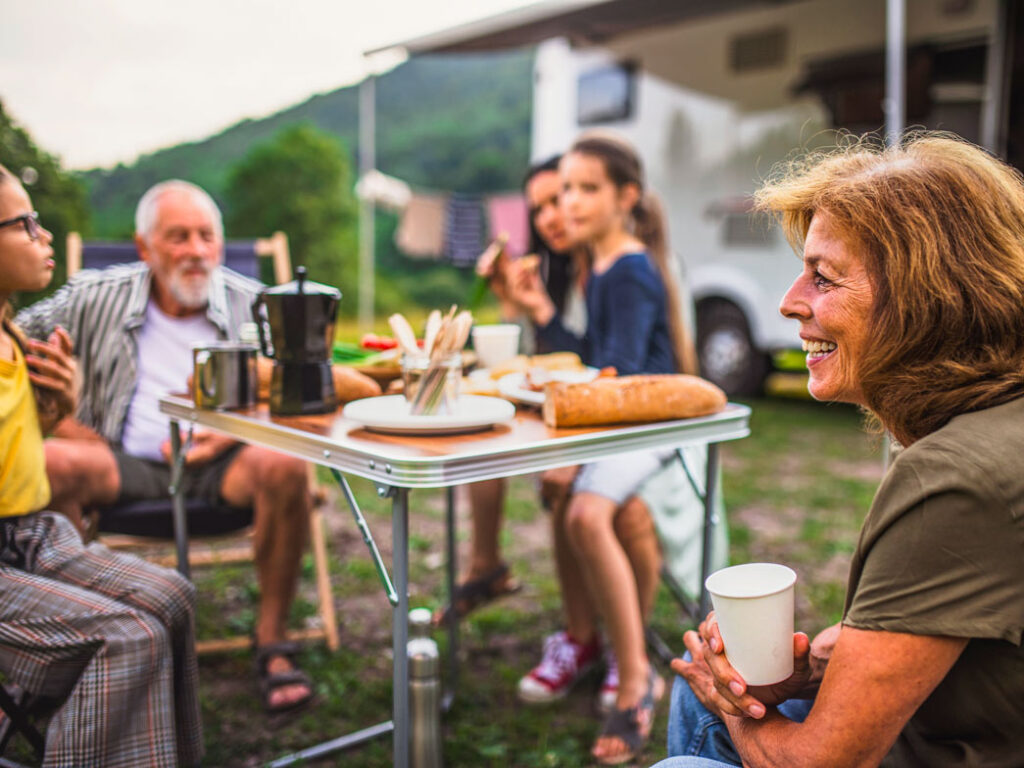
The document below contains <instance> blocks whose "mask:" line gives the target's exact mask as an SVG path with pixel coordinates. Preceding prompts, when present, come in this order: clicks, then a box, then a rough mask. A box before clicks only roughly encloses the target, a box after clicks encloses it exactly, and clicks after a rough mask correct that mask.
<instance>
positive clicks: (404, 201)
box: [356, 168, 412, 211]
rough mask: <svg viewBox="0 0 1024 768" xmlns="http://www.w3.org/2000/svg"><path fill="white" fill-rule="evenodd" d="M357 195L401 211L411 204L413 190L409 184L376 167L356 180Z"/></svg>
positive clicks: (384, 206)
mask: <svg viewBox="0 0 1024 768" xmlns="http://www.w3.org/2000/svg"><path fill="white" fill-rule="evenodd" d="M356 197H358V198H359V199H360V200H369V201H370V202H372V203H374V204H375V205H379V206H380V207H382V208H387V209H389V210H392V211H401V210H403V209H404V208H405V206H407V205H408V204H409V199H410V198H411V197H412V191H411V190H410V189H409V185H408V184H406V183H405V182H404V181H402V180H401V179H396V178H395V177H394V176H388V175H386V174H383V173H381V172H380V171H378V170H377V169H376V168H375V169H373V170H371V171H367V172H366V173H364V174H363V175H362V176H361V177H360V179H359V181H357V182H356Z"/></svg>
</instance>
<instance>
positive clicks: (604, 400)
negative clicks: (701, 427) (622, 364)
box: [543, 374, 726, 427]
mask: <svg viewBox="0 0 1024 768" xmlns="http://www.w3.org/2000/svg"><path fill="white" fill-rule="evenodd" d="M725 404H726V398H725V393H724V392H723V391H722V390H721V389H719V388H718V387H716V386H715V385H714V384H712V383H711V382H710V381H706V380H704V379H702V378H700V377H698V376H689V375H686V374H657V375H653V374H652V375H641V376H621V377H618V378H612V377H607V376H606V377H600V378H597V379H594V380H593V381H591V382H589V383H585V384H568V383H563V382H550V383H549V384H548V385H547V386H546V387H545V388H544V405H543V414H544V423H545V424H547V425H548V426H549V427H586V426H595V425H598V424H620V423H635V422H648V421H667V420H669V419H689V418H694V417H696V416H708V415H710V414H712V413H717V412H718V411H720V410H722V409H723V408H725Z"/></svg>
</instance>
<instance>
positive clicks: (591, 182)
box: [510, 135, 697, 764]
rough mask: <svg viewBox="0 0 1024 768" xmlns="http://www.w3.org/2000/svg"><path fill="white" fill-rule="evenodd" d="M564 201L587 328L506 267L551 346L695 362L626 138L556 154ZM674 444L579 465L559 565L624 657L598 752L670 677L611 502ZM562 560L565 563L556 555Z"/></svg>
mask: <svg viewBox="0 0 1024 768" xmlns="http://www.w3.org/2000/svg"><path fill="white" fill-rule="evenodd" d="M559 171H560V174H561V176H562V192H561V195H560V204H561V206H562V212H563V215H564V217H565V220H566V227H567V228H568V229H569V233H570V236H571V237H572V239H573V240H574V241H575V242H578V243H581V244H585V245H586V246H587V248H588V250H589V252H590V254H591V256H592V265H591V274H590V278H589V280H588V282H587V286H586V304H587V331H586V333H585V334H584V335H583V336H582V337H580V336H576V335H574V334H572V333H571V332H570V331H568V330H567V329H566V328H565V327H564V325H563V324H562V321H561V318H560V316H559V313H558V311H557V310H556V308H555V305H554V303H553V302H552V300H551V298H550V297H549V296H548V294H547V293H546V292H545V290H544V287H543V285H542V283H541V282H540V278H539V276H538V275H537V274H536V273H535V272H529V271H527V270H525V269H522V270H519V271H518V272H515V273H514V274H513V275H511V276H510V277H511V278H512V279H511V280H510V283H511V285H510V298H512V299H513V300H514V301H515V302H516V303H517V304H519V305H520V306H521V307H522V308H523V310H524V311H525V312H526V313H527V314H528V315H529V316H530V318H531V320H532V321H533V322H534V323H535V324H536V326H537V333H538V338H540V339H542V340H543V341H544V342H545V343H546V344H547V345H549V346H550V347H552V348H554V349H568V350H573V351H576V352H578V353H579V354H580V356H581V357H582V358H583V360H584V362H585V363H587V364H588V365H592V366H595V367H600V368H604V367H608V366H613V367H614V368H615V369H616V371H617V372H618V373H619V374H620V375H626V374H637V373H675V372H677V371H681V372H685V373H696V371H697V364H696V354H695V352H694V346H693V342H692V339H691V337H690V334H689V333H688V331H687V329H686V328H685V326H684V324H683V319H682V318H683V316H684V313H683V312H682V311H681V306H680V297H679V295H678V293H677V291H676V282H675V280H674V279H673V273H672V270H671V264H670V261H669V258H670V255H669V253H668V248H667V243H666V236H665V224H664V217H663V215H662V212H661V209H660V206H659V205H658V204H657V201H656V200H654V199H653V197H652V196H651V195H650V194H648V193H646V192H645V190H644V181H643V169H642V167H641V164H640V160H639V158H638V157H637V155H636V153H635V152H634V151H633V149H632V147H630V146H629V145H628V144H626V143H625V142H623V141H621V140H619V139H616V138H611V137H609V136H605V135H600V136H598V135H588V136H584V137H583V138H581V139H579V140H578V141H576V143H575V144H573V146H572V148H571V149H570V150H569V152H568V153H566V155H565V156H564V157H563V159H562V162H561V164H560V166H559ZM671 457H672V451H666V452H651V451H641V452H637V453H633V454H629V455H627V456H623V457H617V458H616V459H614V460H610V461H603V462H596V463H594V464H588V465H586V466H584V467H581V468H580V471H579V473H578V474H577V476H576V479H575V481H574V483H573V489H572V495H571V496H570V498H569V500H568V508H567V510H566V514H565V531H564V535H565V536H567V537H568V539H569V542H570V544H571V546H572V550H573V552H574V553H575V555H576V559H577V566H578V568H577V569H576V573H575V574H573V573H563V571H564V570H566V569H564V568H561V567H560V573H559V577H560V580H561V582H562V587H563V589H565V590H568V589H571V588H573V581H575V582H576V588H578V589H583V590H586V592H587V594H588V595H589V598H590V600H591V602H592V603H593V606H594V609H595V610H596V611H597V612H599V614H600V615H601V616H602V617H603V619H604V622H605V626H606V629H607V632H608V635H609V639H610V641H611V645H612V648H613V650H614V653H615V656H616V660H617V661H618V667H619V688H618V695H617V697H616V701H615V707H614V708H613V709H612V711H611V713H610V714H609V716H608V718H607V719H606V721H605V723H604V726H603V728H602V731H601V734H600V735H599V736H598V738H597V741H596V742H595V744H594V747H593V750H592V753H593V755H594V757H595V758H596V759H597V760H598V762H600V763H603V764H617V763H621V762H625V761H626V760H629V759H632V758H634V757H635V756H636V755H638V754H639V752H640V751H641V750H642V748H643V745H644V743H645V741H646V739H647V737H648V735H649V734H650V731H651V725H652V723H653V718H654V709H655V704H656V702H657V700H658V699H660V698H661V696H662V694H663V692H664V681H663V680H662V679H661V678H660V677H658V675H657V674H656V673H655V671H654V668H653V667H652V666H651V664H650V662H649V660H648V658H647V653H646V649H645V644H644V628H643V619H642V617H641V610H640V604H639V599H638V594H637V588H636V579H635V577H634V574H633V571H632V569H631V566H630V562H629V559H628V558H627V556H626V553H625V551H624V550H623V547H622V543H621V542H620V541H619V540H618V539H617V538H616V536H615V532H614V528H613V518H614V515H615V512H616V510H617V509H618V508H619V507H620V506H621V505H622V504H623V502H625V501H626V499H627V498H629V497H630V496H631V495H633V494H634V493H635V491H636V489H637V488H638V487H639V486H640V485H641V484H642V483H643V482H644V480H646V479H647V478H648V477H650V476H651V475H652V474H654V473H655V472H656V471H657V470H658V469H659V468H660V467H661V465H662V463H663V462H664V461H667V460H671ZM560 565H561V564H560Z"/></svg>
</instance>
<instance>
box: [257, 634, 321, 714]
mask: <svg viewBox="0 0 1024 768" xmlns="http://www.w3.org/2000/svg"><path fill="white" fill-rule="evenodd" d="M299 650H300V648H299V645H298V643H291V642H283V643H266V644H265V645H261V646H259V647H258V648H256V655H255V658H254V659H253V663H254V665H255V667H256V680H257V682H258V683H259V686H260V697H261V698H262V700H263V709H264V710H265V711H266V713H267V714H268V715H280V714H283V713H285V712H296V711H298V710H300V709H303V708H305V707H307V706H309V704H310V703H311V702H312V701H313V699H314V697H315V696H316V692H315V691H314V690H313V681H312V680H311V679H310V677H309V675H307V674H306V673H305V672H303V671H302V670H301V669H299V668H298V666H297V665H296V664H295V656H296V655H297V654H298V652H299ZM278 656H284V657H285V658H287V659H288V660H289V661H290V662H291V664H292V669H291V670H289V671H288V672H270V671H269V669H268V666H269V664H270V660H271V659H273V658H276V657H278ZM289 685H304V686H305V687H306V689H307V690H308V691H309V692H308V693H307V694H306V695H305V696H303V697H301V698H299V699H297V700H295V701H292V702H289V703H287V704H280V705H278V706H271V704H270V695H271V694H272V693H273V692H274V691H276V690H277V689H278V688H284V687H286V686H289Z"/></svg>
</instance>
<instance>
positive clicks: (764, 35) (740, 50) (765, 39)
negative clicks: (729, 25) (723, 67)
mask: <svg viewBox="0 0 1024 768" xmlns="http://www.w3.org/2000/svg"><path fill="white" fill-rule="evenodd" d="M730 48H731V50H730V57H729V58H730V60H731V63H732V69H733V71H734V72H756V71H759V70H762V69H771V68H772V67H778V66H781V65H783V64H785V63H786V30H785V29H781V28H780V29H766V30H761V31H759V32H752V33H750V34H745V35H737V36H736V37H734V38H733V40H732V45H731V47H730Z"/></svg>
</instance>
